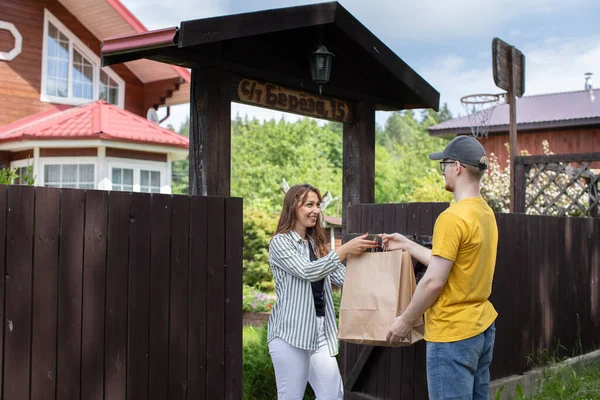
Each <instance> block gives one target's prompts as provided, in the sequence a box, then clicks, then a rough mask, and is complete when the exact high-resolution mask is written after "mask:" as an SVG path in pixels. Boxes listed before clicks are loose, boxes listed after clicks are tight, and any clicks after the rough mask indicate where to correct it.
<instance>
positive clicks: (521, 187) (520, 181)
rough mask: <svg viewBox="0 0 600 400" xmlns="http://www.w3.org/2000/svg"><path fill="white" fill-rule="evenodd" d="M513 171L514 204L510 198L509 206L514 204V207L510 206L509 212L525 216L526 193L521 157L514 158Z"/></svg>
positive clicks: (523, 166)
mask: <svg viewBox="0 0 600 400" xmlns="http://www.w3.org/2000/svg"><path fill="white" fill-rule="evenodd" d="M513 171H514V177H515V180H514V203H513V198H511V205H512V204H514V207H512V206H511V211H512V212H514V213H518V214H525V211H526V201H527V197H526V196H527V193H526V187H525V165H524V164H523V159H522V158H521V157H516V158H515V161H514V168H513ZM511 173H512V171H511ZM511 179H512V178H511ZM511 194H512V193H511Z"/></svg>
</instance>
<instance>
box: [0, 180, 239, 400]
mask: <svg viewBox="0 0 600 400" xmlns="http://www.w3.org/2000/svg"><path fill="white" fill-rule="evenodd" d="M241 257H242V201H241V199H233V198H219V197H187V196H168V195H149V194H139V193H122V192H110V193H109V192H104V191H83V190H68V189H63V190H59V189H50V188H32V187H24V186H0V269H1V270H2V271H3V274H2V283H1V284H0V290H2V292H1V293H0V301H2V305H1V306H0V312H2V315H1V317H2V320H3V321H4V326H3V330H0V335H2V337H0V339H1V340H0V343H1V351H2V357H1V359H2V361H3V362H2V365H1V367H2V381H1V385H2V386H1V392H2V398H5V399H30V398H32V399H60V400H63V399H85V400H89V399H111V400H115V399H157V400H158V399H160V400H165V399H202V398H210V399H223V398H228V399H239V398H240V396H241V380H242V372H241V371H242V368H241V357H242V338H241V332H242V310H241V285H242V281H241V279H242V261H241Z"/></svg>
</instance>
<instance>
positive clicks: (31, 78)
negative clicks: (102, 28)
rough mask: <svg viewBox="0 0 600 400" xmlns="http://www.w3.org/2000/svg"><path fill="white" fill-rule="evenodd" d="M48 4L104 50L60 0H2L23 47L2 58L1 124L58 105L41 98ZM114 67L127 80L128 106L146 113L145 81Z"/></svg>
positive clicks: (2, 11) (3, 14)
mask: <svg viewBox="0 0 600 400" xmlns="http://www.w3.org/2000/svg"><path fill="white" fill-rule="evenodd" d="M44 8H47V9H48V10H49V11H50V12H51V13H52V14H54V15H55V16H56V17H57V18H58V19H59V20H60V21H61V22H62V23H63V24H64V25H66V26H67V28H69V29H70V30H71V32H73V33H74V34H75V35H77V36H78V37H79V39H81V41H82V42H83V43H84V44H85V45H87V46H88V47H89V48H90V49H91V50H92V51H94V52H95V53H96V54H97V55H99V54H100V40H99V39H97V38H96V37H95V36H94V35H92V33H91V32H89V31H88V30H87V29H86V28H85V27H84V26H83V25H82V24H81V23H80V22H79V21H78V20H77V19H76V18H75V17H74V16H73V15H72V14H71V13H69V11H67V9H66V8H64V7H63V6H62V5H61V4H60V3H59V2H58V1H57V0H42V1H36V0H2V6H1V7H0V20H2V21H7V22H12V23H13V24H15V26H16V27H17V29H18V30H19V32H20V33H21V35H22V36H23V51H22V52H21V54H19V56H17V57H16V58H15V59H14V60H12V61H10V62H0V108H1V109H2V110H3V111H2V113H0V126H3V125H6V124H9V123H11V122H14V121H17V120H19V119H21V118H25V117H27V116H30V115H34V114H36V113H39V112H42V111H45V110H49V109H52V108H55V107H56V105H55V104H50V103H45V102H42V101H40V92H41V79H42V49H43V32H44ZM113 69H114V71H115V72H116V73H117V74H118V75H119V76H121V77H122V78H123V79H124V80H125V82H126V88H125V96H126V97H125V109H126V110H128V111H131V112H133V113H135V114H138V115H141V116H145V115H146V112H145V110H144V85H143V84H142V83H141V81H140V80H139V79H138V78H137V77H136V76H135V75H134V74H133V73H132V72H131V71H130V70H129V69H128V68H127V67H126V66H124V65H116V66H114V67H113Z"/></svg>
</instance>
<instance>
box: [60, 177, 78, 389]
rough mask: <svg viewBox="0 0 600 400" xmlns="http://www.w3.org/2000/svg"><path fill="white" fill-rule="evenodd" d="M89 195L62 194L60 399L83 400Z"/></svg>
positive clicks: (67, 192)
mask: <svg viewBox="0 0 600 400" xmlns="http://www.w3.org/2000/svg"><path fill="white" fill-rule="evenodd" d="M84 214H85V192H84V191H83V190H65V189H63V190H62V191H61V204H60V255H59V263H58V323H57V349H56V353H57V354H56V356H57V369H56V372H57V374H56V397H57V398H59V399H73V400H75V399H79V396H80V388H81V385H80V376H81V300H82V297H81V296H82V283H83V243H84V236H83V235H84V222H85V219H84Z"/></svg>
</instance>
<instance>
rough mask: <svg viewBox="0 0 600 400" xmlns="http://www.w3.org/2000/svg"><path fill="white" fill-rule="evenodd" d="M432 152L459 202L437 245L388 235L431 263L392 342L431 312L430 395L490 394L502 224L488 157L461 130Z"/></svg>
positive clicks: (392, 245) (439, 226) (440, 223)
mask: <svg viewBox="0 0 600 400" xmlns="http://www.w3.org/2000/svg"><path fill="white" fill-rule="evenodd" d="M429 158H431V159H432V160H441V161H440V169H441V171H442V173H443V174H444V179H445V182H446V190H448V191H450V192H452V193H453V194H454V200H455V204H452V205H451V206H450V207H449V208H448V209H447V210H445V211H444V212H443V213H442V214H440V216H439V217H438V219H437V220H436V222H435V226H434V228H433V246H432V249H431V250H429V249H427V248H425V247H423V246H420V245H419V244H417V243H415V242H413V241H411V240H409V239H407V238H406V237H404V236H402V235H400V234H398V233H394V234H383V235H382V238H383V244H384V247H387V248H388V249H389V250H398V249H404V250H406V251H408V252H410V253H411V254H412V255H413V256H414V257H415V258H416V259H417V260H419V262H421V263H422V264H424V265H427V266H428V268H427V272H426V273H425V275H424V276H423V278H422V279H421V281H420V282H419V284H418V285H417V289H416V291H415V295H414V297H413V300H412V301H411V303H410V305H409V306H408V308H407V309H406V311H405V312H404V313H403V314H402V315H401V316H399V317H397V318H396V319H395V320H394V321H393V324H392V327H391V328H390V331H389V333H388V341H390V342H392V343H393V342H395V341H399V340H401V339H404V338H405V337H406V336H407V335H408V333H409V332H410V328H411V326H412V325H413V324H414V323H415V321H416V320H417V319H418V318H419V317H420V316H421V315H423V313H425V340H426V341H427V387H428V391H429V398H430V399H431V400H437V399H474V400H483V399H486V400H487V399H488V391H489V383H490V372H489V367H490V364H491V362H492V353H493V348H494V339H495V332H496V328H495V325H494V321H495V320H496V317H497V316H498V313H497V312H496V310H495V309H494V306H493V305H492V303H490V301H489V300H488V298H489V296H490V294H491V292H492V280H493V277H494V269H495V266H496V249H497V245H498V228H497V226H496V218H495V216H494V212H493V211H492V209H491V208H490V207H489V206H488V205H487V203H486V202H485V200H483V198H482V197H481V195H480V192H479V185H480V181H481V177H482V176H483V174H484V173H485V171H486V169H487V164H488V160H487V157H486V155H485V150H484V149H483V146H482V145H481V144H480V143H479V142H478V141H477V140H476V139H474V138H473V137H472V136H459V137H456V138H455V139H453V140H452V141H451V142H450V143H449V144H448V146H447V147H446V148H445V149H444V151H442V152H440V153H434V154H431V155H430V156H429Z"/></svg>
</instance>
